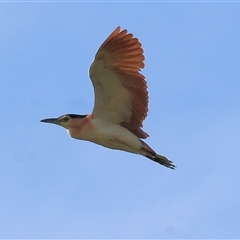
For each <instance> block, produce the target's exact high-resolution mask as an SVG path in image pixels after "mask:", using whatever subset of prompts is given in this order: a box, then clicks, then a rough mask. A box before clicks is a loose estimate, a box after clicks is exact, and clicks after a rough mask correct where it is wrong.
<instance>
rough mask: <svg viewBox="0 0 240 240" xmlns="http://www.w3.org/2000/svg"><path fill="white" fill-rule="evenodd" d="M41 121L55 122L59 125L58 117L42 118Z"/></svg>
mask: <svg viewBox="0 0 240 240" xmlns="http://www.w3.org/2000/svg"><path fill="white" fill-rule="evenodd" d="M40 122H44V123H53V124H57V125H59V122H58V119H57V118H46V119H43V120H41V121H40Z"/></svg>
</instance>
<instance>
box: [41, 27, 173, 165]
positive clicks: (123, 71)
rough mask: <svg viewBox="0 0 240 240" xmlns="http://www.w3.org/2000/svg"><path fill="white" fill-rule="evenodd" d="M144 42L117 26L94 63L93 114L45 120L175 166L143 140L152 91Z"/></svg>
mask: <svg viewBox="0 0 240 240" xmlns="http://www.w3.org/2000/svg"><path fill="white" fill-rule="evenodd" d="M143 61H144V56H143V50H142V47H141V43H140V42H139V41H138V39H137V38H134V37H133V35H132V34H131V33H128V32H127V30H122V31H120V27H117V28H116V29H115V30H114V31H113V32H112V33H111V34H110V36H109V37H108V38H107V39H106V40H105V41H104V42H103V44H102V45H101V46H100V48H99V50H98V51H97V53H96V56H95V59H94V61H93V63H92V64H91V66H90V71H89V74H90V78H91V80H92V84H93V87H94V94H95V101H94V108H93V111H92V114H88V115H76V114H67V115H63V116H61V117H59V118H51V119H44V120H42V122H48V123H54V124H57V125H60V126H62V127H65V128H66V129H67V130H68V133H69V135H70V136H71V137H73V138H76V139H82V140H87V141H91V142H94V143H97V144H99V145H102V146H104V147H107V148H111V149H118V150H123V151H127V152H131V153H136V154H141V155H143V156H145V157H147V158H149V159H151V160H153V161H155V162H158V163H159V164H162V165H164V166H166V167H168V168H172V169H174V168H175V166H174V165H173V164H172V162H171V161H169V160H168V159H167V158H166V157H164V156H161V155H158V154H157V153H156V152H155V151H154V150H153V149H152V148H150V147H149V146H148V145H147V144H146V143H145V142H143V141H142V140H141V138H142V139H145V138H147V137H148V136H149V135H148V134H147V133H145V132H144V131H143V130H142V127H143V124H142V122H143V120H144V119H145V118H146V116H147V112H148V91H147V83H146V81H145V77H144V76H143V75H142V74H141V73H140V69H141V68H143V67H144V63H143Z"/></svg>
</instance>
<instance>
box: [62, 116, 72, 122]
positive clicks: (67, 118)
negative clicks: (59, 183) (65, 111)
mask: <svg viewBox="0 0 240 240" xmlns="http://www.w3.org/2000/svg"><path fill="white" fill-rule="evenodd" d="M69 120H70V117H68V116H65V117H63V118H62V121H63V122H68V121H69Z"/></svg>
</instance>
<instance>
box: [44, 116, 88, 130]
mask: <svg viewBox="0 0 240 240" xmlns="http://www.w3.org/2000/svg"><path fill="white" fill-rule="evenodd" d="M86 116H87V115H78V114H65V115H62V116H60V117H58V118H46V119H43V120H41V121H40V122H45V123H53V124H56V125H59V126H62V127H64V128H66V129H69V128H71V127H74V126H75V125H78V124H79V122H81V120H83V119H84V118H85V117H86Z"/></svg>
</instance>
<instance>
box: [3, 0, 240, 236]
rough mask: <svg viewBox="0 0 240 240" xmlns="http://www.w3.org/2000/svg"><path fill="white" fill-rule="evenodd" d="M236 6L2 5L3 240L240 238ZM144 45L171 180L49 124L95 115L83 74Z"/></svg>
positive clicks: (151, 166) (239, 22) (154, 119)
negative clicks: (112, 52)
mask: <svg viewBox="0 0 240 240" xmlns="http://www.w3.org/2000/svg"><path fill="white" fill-rule="evenodd" d="M239 12H240V3H213V2H212V3H169V2H168V3H167V2H165V3H164V2H162V3H156V2H155V3H150V2H146V3H134V2H132V3H123V2H122V3H120V2H119V3H109V2H102V3H97V2H95V3H90V2H89V3H86V2H85V3H80V2H78V3H77V2H75V3H74V2H72V3H70V2H69V3H60V2H58V3H54V2H48V3H46V2H45V3H44V2H41V3H24V2H22V3H3V2H2V3H0V52H1V53H0V91H1V94H0V108H1V125H0V132H1V134H0V238H240V227H239V226H240V203H239V202H240V189H239V183H240V44H239V41H240V14H239ZM117 26H121V27H122V28H124V29H125V28H126V29H127V30H128V31H129V32H131V33H133V34H134V36H135V37H137V38H138V39H139V40H140V42H141V43H142V45H143V49H144V54H145V58H146V60H145V68H144V69H143V70H142V73H143V74H144V75H145V77H146V80H147V81H148V90H149V96H150V100H149V112H148V117H147V118H146V120H145V121H144V130H145V131H146V132H147V133H149V135H150V138H148V139H147V140H146V142H147V143H148V144H149V145H150V146H151V147H152V148H153V149H155V150H156V151H157V152H158V153H159V154H162V155H165V156H167V157H168V158H169V159H171V160H172V161H173V162H174V163H175V164H176V165H177V169H176V170H171V169H167V168H165V167H163V166H161V165H158V164H157V163H154V162H152V161H150V160H148V159H147V158H144V157H142V156H139V155H134V154H129V153H125V152H121V151H114V150H110V149H107V148H103V147H101V146H98V145H95V144H92V143H90V142H84V141H78V140H74V139H72V138H70V137H69V136H68V135H67V133H66V131H65V129H63V128H60V127H58V126H55V125H50V124H43V123H40V120H41V119H43V118H48V117H58V116H60V115H62V114H65V113H77V114H86V113H90V112H91V111H92V107H93V98H94V96H93V88H92V85H91V81H90V80H89V77H88V69H89V66H90V64H91V62H92V60H93V58H94V55H95V53H96V51H97V49H98V47H99V46H100V44H101V43H102V42H103V41H104V40H105V38H106V37H107V36H108V35H109V34H110V33H111V32H112V31H113V30H114V29H115V28H116V27H117Z"/></svg>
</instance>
